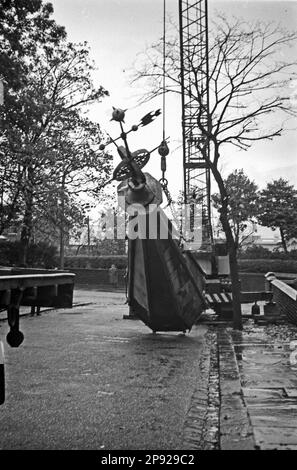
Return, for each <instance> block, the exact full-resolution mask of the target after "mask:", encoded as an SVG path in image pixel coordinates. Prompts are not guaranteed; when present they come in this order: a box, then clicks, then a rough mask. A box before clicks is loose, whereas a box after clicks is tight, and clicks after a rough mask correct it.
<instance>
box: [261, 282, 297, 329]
mask: <svg viewBox="0 0 297 470" xmlns="http://www.w3.org/2000/svg"><path fill="white" fill-rule="evenodd" d="M265 278H266V280H267V283H268V285H269V287H270V289H271V290H272V293H273V302H275V304H276V307H277V310H278V312H279V313H280V314H281V315H284V316H286V317H287V319H288V321H289V322H290V323H294V325H297V290H296V288H293V287H291V286H289V285H288V284H286V283H285V282H284V281H282V280H280V279H277V278H276V276H275V275H274V274H273V273H267V274H266V275H265Z"/></svg>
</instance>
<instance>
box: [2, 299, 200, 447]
mask: <svg viewBox="0 0 297 470" xmlns="http://www.w3.org/2000/svg"><path fill="white" fill-rule="evenodd" d="M78 301H79V303H82V304H84V305H82V306H79V307H75V308H73V309H63V310H56V311H48V312H46V313H43V314H42V315H41V316H40V317H29V316H26V317H22V318H21V322H20V323H21V325H20V326H21V330H22V331H23V332H24V335H25V341H24V343H23V345H21V346H20V348H19V349H12V348H9V347H8V346H7V345H6V346H5V355H6V366H5V369H6V379H7V384H6V392H7V395H6V401H5V404H4V405H2V406H1V407H0V431H1V432H0V448H1V449H42V450H44V449H93V450H100V449H108V450H110V449H129V450H131V449H143V450H149V449H166V450H170V449H185V448H189V447H188V446H194V445H195V436H194V440H193V441H191V443H189V429H190V428H191V426H192V425H193V424H194V425H195V423H194V417H191V416H188V411H189V409H190V408H191V402H192V397H193V394H194V392H195V390H196V389H197V387H198V388H199V384H201V386H202V387H203V383H202V376H201V375H200V361H201V358H202V357H204V353H203V351H204V350H205V345H206V341H205V334H206V331H207V327H205V326H199V327H195V328H193V330H192V331H191V334H190V335H187V336H183V335H180V334H178V333H172V334H159V333H158V334H156V335H153V334H152V333H151V331H150V330H149V329H148V328H147V327H146V326H145V325H144V324H143V323H142V322H140V321H132V320H123V314H127V313H128V311H127V306H126V305H125V296H124V295H123V294H120V293H105V292H93V291H92V292H87V291H85V292H76V294H75V302H78ZM7 331H8V325H7V323H5V322H1V324H0V338H1V339H2V340H3V339H4V337H5V335H6V333H7ZM206 352H207V349H206ZM200 397H201V395H200ZM204 399H205V398H203V400H204ZM202 403H203V410H204V409H206V407H205V401H202ZM185 423H186V424H185Z"/></svg>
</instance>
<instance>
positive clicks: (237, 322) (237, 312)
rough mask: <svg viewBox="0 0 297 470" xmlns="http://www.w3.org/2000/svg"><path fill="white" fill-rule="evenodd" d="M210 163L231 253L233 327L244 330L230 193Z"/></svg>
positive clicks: (217, 171)
mask: <svg viewBox="0 0 297 470" xmlns="http://www.w3.org/2000/svg"><path fill="white" fill-rule="evenodd" d="M216 152H217V158H216V160H218V157H219V154H218V149H217V150H216ZM209 163H210V168H211V171H212V174H213V176H214V178H215V180H216V182H217V184H218V187H219V191H220V196H221V201H222V207H221V211H220V212H221V215H220V220H221V223H222V226H223V230H224V232H225V235H226V242H227V250H228V254H229V261H230V277H231V283H232V307H233V328H234V329H235V330H242V313H241V301H240V300H241V299H240V280H239V272H238V262H237V249H236V243H235V240H234V236H233V234H232V230H231V227H230V223H229V219H228V194H227V192H226V189H225V185H224V181H223V179H222V176H221V174H220V172H219V170H218V168H217V166H216V165H214V164H213V163H212V162H209Z"/></svg>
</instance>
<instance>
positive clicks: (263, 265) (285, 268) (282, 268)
mask: <svg viewBox="0 0 297 470" xmlns="http://www.w3.org/2000/svg"><path fill="white" fill-rule="evenodd" d="M238 264H239V271H241V272H250V273H267V272H269V271H272V272H275V273H292V274H297V261H296V260H280V259H257V260H255V259H239V260H238Z"/></svg>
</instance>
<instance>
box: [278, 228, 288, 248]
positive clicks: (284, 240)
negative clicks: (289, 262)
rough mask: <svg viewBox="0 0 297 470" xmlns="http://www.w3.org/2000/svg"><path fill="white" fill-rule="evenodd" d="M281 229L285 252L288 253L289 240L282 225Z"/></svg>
mask: <svg viewBox="0 0 297 470" xmlns="http://www.w3.org/2000/svg"><path fill="white" fill-rule="evenodd" d="M279 231H280V236H281V241H282V245H283V249H284V251H285V253H288V248H287V242H286V238H285V233H284V229H283V228H282V227H280V228H279Z"/></svg>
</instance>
